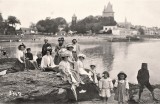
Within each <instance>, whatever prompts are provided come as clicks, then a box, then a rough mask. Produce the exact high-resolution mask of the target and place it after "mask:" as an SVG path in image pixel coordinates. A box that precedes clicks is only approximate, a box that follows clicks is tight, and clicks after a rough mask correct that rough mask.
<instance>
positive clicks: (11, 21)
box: [7, 16, 20, 26]
mask: <svg viewBox="0 0 160 104" xmlns="http://www.w3.org/2000/svg"><path fill="white" fill-rule="evenodd" d="M7 21H8V23H9V24H11V25H12V26H15V24H20V21H19V20H18V19H17V18H16V17H15V16H8V19H7Z"/></svg>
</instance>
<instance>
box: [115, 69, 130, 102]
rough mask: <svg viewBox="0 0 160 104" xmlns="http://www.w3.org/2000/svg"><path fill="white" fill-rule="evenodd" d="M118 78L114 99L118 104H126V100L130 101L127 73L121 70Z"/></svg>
mask: <svg viewBox="0 0 160 104" xmlns="http://www.w3.org/2000/svg"><path fill="white" fill-rule="evenodd" d="M117 77H118V80H116V82H115V85H114V87H115V89H116V92H115V97H114V99H115V100H116V101H118V104H124V103H125V102H126V101H128V90H129V84H128V81H127V80H126V78H127V75H126V74H125V73H124V72H120V73H119V74H118V75H117Z"/></svg>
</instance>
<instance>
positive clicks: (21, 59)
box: [9, 44, 26, 72]
mask: <svg viewBox="0 0 160 104" xmlns="http://www.w3.org/2000/svg"><path fill="white" fill-rule="evenodd" d="M25 48H26V46H25V45H24V44H21V45H19V46H18V51H17V53H16V57H17V61H16V62H15V64H14V66H13V67H12V70H10V71H9V72H18V71H24V70H25V68H26V67H25V66H26V65H25V54H24V51H25Z"/></svg>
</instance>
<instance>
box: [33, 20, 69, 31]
mask: <svg viewBox="0 0 160 104" xmlns="http://www.w3.org/2000/svg"><path fill="white" fill-rule="evenodd" d="M66 25H67V22H66V20H65V19H64V18H62V17H58V18H55V19H50V18H46V19H45V20H40V21H38V22H37V24H36V27H37V29H38V31H39V32H42V33H53V34H55V33H56V32H58V27H59V26H60V27H65V26H66Z"/></svg>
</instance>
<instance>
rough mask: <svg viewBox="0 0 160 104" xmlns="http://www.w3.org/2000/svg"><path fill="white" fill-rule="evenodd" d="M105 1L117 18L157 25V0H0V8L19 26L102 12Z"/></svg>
mask: <svg viewBox="0 0 160 104" xmlns="http://www.w3.org/2000/svg"><path fill="white" fill-rule="evenodd" d="M109 1H110V2H111V4H112V5H113V10H114V12H115V20H116V21H117V22H124V20H125V17H126V18H127V21H128V22H131V23H132V24H133V25H144V26H147V27H152V26H158V27H160V0H0V12H1V13H2V16H3V18H4V19H7V17H8V16H10V15H13V16H16V17H17V18H18V19H19V20H20V21H21V26H22V27H29V25H30V24H31V23H32V22H33V23H36V22H37V21H38V20H41V19H45V18H46V17H51V18H56V17H64V18H65V19H66V20H67V22H71V18H72V16H73V14H74V13H75V14H76V16H77V18H78V19H83V18H85V17H86V16H89V15H93V16H96V15H102V11H103V9H104V6H105V5H107V4H108V2H109Z"/></svg>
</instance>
